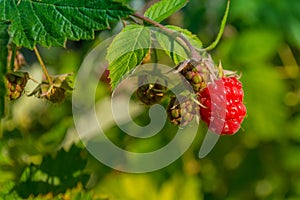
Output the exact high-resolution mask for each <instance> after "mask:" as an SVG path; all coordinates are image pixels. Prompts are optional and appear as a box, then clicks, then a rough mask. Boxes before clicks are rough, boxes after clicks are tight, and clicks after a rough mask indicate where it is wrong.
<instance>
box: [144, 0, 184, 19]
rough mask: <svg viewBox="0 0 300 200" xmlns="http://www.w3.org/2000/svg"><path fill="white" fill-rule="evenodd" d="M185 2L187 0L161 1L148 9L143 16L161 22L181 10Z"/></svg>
mask: <svg viewBox="0 0 300 200" xmlns="http://www.w3.org/2000/svg"><path fill="white" fill-rule="evenodd" d="M187 2H188V0H172V1H170V0H161V1H159V2H157V3H155V4H154V5H152V6H151V7H150V8H148V9H147V10H146V12H145V14H144V15H145V17H148V18H150V19H152V20H154V21H157V22H161V21H162V20H164V19H166V18H168V17H169V16H171V15H172V14H173V13H175V12H176V11H178V10H179V9H181V8H183V7H184V6H185V5H186V4H187Z"/></svg>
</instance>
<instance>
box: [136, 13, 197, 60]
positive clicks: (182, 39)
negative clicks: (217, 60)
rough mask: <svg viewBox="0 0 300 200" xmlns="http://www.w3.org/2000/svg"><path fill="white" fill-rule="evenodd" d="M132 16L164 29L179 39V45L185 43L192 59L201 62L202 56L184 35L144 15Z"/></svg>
mask: <svg viewBox="0 0 300 200" xmlns="http://www.w3.org/2000/svg"><path fill="white" fill-rule="evenodd" d="M132 16H134V17H137V18H139V19H141V20H143V21H145V22H148V23H149V24H152V25H153V26H156V27H158V28H160V29H162V30H163V31H165V32H166V33H167V34H169V35H170V36H172V37H175V39H177V41H178V42H179V43H181V44H182V43H184V44H185V45H186V46H187V47H188V48H189V50H190V52H191V54H192V58H194V59H196V60H201V56H200V54H199V53H198V52H197V51H196V49H195V48H194V47H193V45H192V44H191V43H190V42H189V41H188V40H187V39H186V38H185V37H184V36H183V35H182V34H180V33H179V34H178V33H177V32H175V31H173V30H171V29H168V28H167V27H165V26H164V25H162V24H160V23H158V22H156V21H154V20H152V19H149V18H147V17H145V16H144V15H141V14H138V13H135V14H133V15H132ZM178 39H179V40H178Z"/></svg>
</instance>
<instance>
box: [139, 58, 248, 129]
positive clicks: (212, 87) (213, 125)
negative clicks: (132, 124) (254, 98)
mask: <svg viewBox="0 0 300 200" xmlns="http://www.w3.org/2000/svg"><path fill="white" fill-rule="evenodd" d="M209 64H210V63H209ZM206 65H207V63H205V62H196V61H195V60H187V61H184V62H182V63H180V64H179V66H178V67H177V69H176V70H177V72H178V73H180V74H181V75H182V76H183V77H184V79H185V80H182V81H188V82H189V84H190V86H191V87H192V88H193V90H194V94H195V96H194V97H192V99H191V97H190V98H188V97H186V98H184V96H182V95H180V96H179V97H177V98H180V101H179V99H177V98H176V97H175V96H171V97H170V100H169V104H168V106H167V114H168V118H169V120H170V122H171V123H172V124H174V125H176V126H178V125H180V126H185V125H187V124H188V123H189V122H191V121H192V120H193V119H194V118H195V116H197V114H198V115H199V114H200V117H201V119H202V120H203V121H204V122H205V123H206V124H207V125H208V127H209V129H210V130H211V131H213V132H216V133H220V134H222V135H231V134H234V133H236V132H237V131H238V130H239V129H240V127H241V123H242V122H243V120H244V118H245V115H246V107H245V105H244V103H243V100H244V92H243V89H242V83H241V82H240V81H239V80H238V79H237V76H235V75H234V74H231V76H230V77H226V76H225V75H224V74H223V69H222V67H219V69H217V70H215V71H213V73H214V74H212V71H210V70H211V69H209V68H208V67H207V66H206ZM205 67H207V68H206V69H205ZM216 71H217V73H215V72H216ZM216 74H220V75H219V76H218V75H216ZM145 79H146V77H142V78H141V79H139V81H140V80H145ZM166 91H167V88H166V87H164V86H161V85H159V84H146V85H142V86H141V87H140V88H138V90H137V96H138V98H139V99H140V101H141V102H143V103H144V104H146V105H153V104H155V103H159V102H160V101H161V100H162V99H163V97H165V96H166Z"/></svg>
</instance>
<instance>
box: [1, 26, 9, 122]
mask: <svg viewBox="0 0 300 200" xmlns="http://www.w3.org/2000/svg"><path fill="white" fill-rule="evenodd" d="M8 25H9V24H8V22H4V21H1V20H0V119H1V118H3V117H4V114H5V113H4V108H5V96H6V89H5V88H6V87H5V79H4V75H5V74H6V70H7V54H8V48H7V44H8V41H9V35H8V32H7V29H8Z"/></svg>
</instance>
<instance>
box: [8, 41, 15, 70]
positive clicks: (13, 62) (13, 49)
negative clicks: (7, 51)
mask: <svg viewBox="0 0 300 200" xmlns="http://www.w3.org/2000/svg"><path fill="white" fill-rule="evenodd" d="M16 53H17V46H16V45H15V44H14V43H12V44H11V56H10V63H9V69H8V71H14V68H15V57H16Z"/></svg>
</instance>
